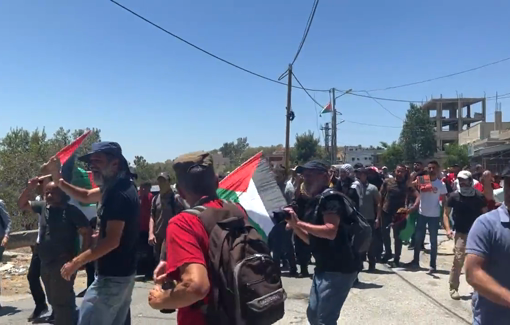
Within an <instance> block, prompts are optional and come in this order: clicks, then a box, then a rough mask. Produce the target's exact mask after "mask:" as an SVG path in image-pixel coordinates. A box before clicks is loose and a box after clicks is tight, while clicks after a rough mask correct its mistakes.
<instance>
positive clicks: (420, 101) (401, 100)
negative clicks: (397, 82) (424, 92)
mask: <svg viewBox="0 0 510 325" xmlns="http://www.w3.org/2000/svg"><path fill="white" fill-rule="evenodd" d="M348 95H352V96H357V97H365V98H370V99H377V100H384V101H389V102H399V103H423V100H409V99H398V98H384V97H375V96H370V95H362V94H357V93H353V92H350V93H348Z"/></svg>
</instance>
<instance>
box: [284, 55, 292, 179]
mask: <svg viewBox="0 0 510 325" xmlns="http://www.w3.org/2000/svg"><path fill="white" fill-rule="evenodd" d="M287 74H288V82H287V114H286V116H285V119H286V129H285V172H286V173H287V175H289V174H290V167H289V160H290V121H291V114H292V106H291V105H292V64H289V70H287Z"/></svg>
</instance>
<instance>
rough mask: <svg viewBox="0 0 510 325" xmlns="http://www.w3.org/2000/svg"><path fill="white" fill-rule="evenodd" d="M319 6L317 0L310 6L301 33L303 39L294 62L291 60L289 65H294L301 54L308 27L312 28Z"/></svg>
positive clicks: (308, 30)
mask: <svg viewBox="0 0 510 325" xmlns="http://www.w3.org/2000/svg"><path fill="white" fill-rule="evenodd" d="M318 5H319V0H315V1H314V3H313V6H312V11H311V12H310V16H308V21H307V22H306V26H305V31H304V33H303V38H302V39H301V42H300V43H299V46H298V50H297V52H296V55H295V56H294V60H292V63H291V65H294V63H296V60H297V58H298V56H299V54H300V53H301V50H302V49H303V45H305V41H306V37H307V36H308V33H309V32H310V27H312V22H313V18H314V17H315V11H316V10H317V6H318Z"/></svg>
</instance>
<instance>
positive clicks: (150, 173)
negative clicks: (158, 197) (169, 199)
mask: <svg viewBox="0 0 510 325" xmlns="http://www.w3.org/2000/svg"><path fill="white" fill-rule="evenodd" d="M133 165H134V167H135V171H136V174H137V175H138V179H137V183H138V184H142V183H144V182H151V183H153V182H154V181H155V180H156V177H157V173H156V168H155V166H154V165H152V164H149V163H148V162H147V160H145V158H144V157H143V156H135V159H134V161H133Z"/></svg>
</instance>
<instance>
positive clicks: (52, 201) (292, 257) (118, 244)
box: [0, 142, 510, 325]
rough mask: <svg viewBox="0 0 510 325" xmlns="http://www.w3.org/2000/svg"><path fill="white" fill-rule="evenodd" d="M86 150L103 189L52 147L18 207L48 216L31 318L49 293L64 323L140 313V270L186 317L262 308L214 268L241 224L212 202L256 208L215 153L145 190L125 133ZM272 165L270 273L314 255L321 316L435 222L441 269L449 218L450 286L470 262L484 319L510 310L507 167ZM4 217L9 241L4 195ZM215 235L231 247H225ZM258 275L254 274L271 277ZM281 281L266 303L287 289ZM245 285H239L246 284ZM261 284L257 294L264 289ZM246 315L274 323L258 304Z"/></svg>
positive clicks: (317, 320) (165, 307) (333, 314)
mask: <svg viewBox="0 0 510 325" xmlns="http://www.w3.org/2000/svg"><path fill="white" fill-rule="evenodd" d="M79 159H80V160H81V161H83V162H84V163H85V164H87V166H88V167H89V169H90V170H91V172H92V173H93V176H94V182H95V184H97V185H98V187H97V188H93V189H84V188H80V187H77V186H76V185H73V184H72V183H70V182H69V181H66V180H64V178H63V177H62V173H61V166H60V162H59V160H58V159H57V158H56V157H53V158H51V159H50V161H48V163H46V164H44V165H43V166H42V167H41V172H40V174H39V175H38V176H35V175H34V176H35V177H34V178H32V179H30V180H29V181H28V184H27V187H26V189H25V190H24V191H23V192H22V193H21V195H20V197H19V200H18V206H19V208H20V209H21V210H23V211H25V212H27V213H32V214H34V215H36V216H38V220H39V236H38V239H37V244H36V245H35V246H34V247H33V256H32V260H31V265H30V270H29V274H28V280H29V284H30V290H31V293H32V295H33V298H34V302H35V309H34V311H33V313H32V314H31V315H30V317H29V321H35V320H37V319H39V318H40V317H41V316H42V315H43V314H45V313H46V312H47V311H48V309H49V308H48V304H49V305H51V310H52V314H51V316H50V317H49V319H47V321H49V322H52V323H54V324H57V325H69V324H79V325H86V324H94V325H102V324H105V325H110V324H111V325H117V324H130V322H131V315H130V305H131V297H132V293H133V289H134V285H135V275H136V274H137V273H139V274H143V275H144V277H145V280H147V281H154V283H155V285H154V288H153V289H152V290H150V292H149V295H148V303H149V305H150V307H152V308H154V309H157V310H160V311H162V312H164V313H171V312H173V311H175V310H178V314H177V322H178V324H180V325H183V324H190V325H206V324H215V323H221V324H240V320H241V319H245V318H246V317H248V316H247V315H251V314H249V312H250V311H249V310H248V309H249V308H248V307H246V306H245V305H242V306H240V305H239V304H240V303H241V302H240V300H239V299H240V298H238V300H235V301H234V302H235V303H234V304H232V303H227V302H228V301H229V299H231V297H230V294H231V293H229V291H232V290H230V288H226V289H228V290H226V289H225V288H223V287H222V286H225V283H227V282H225V281H227V280H228V279H219V278H218V275H219V274H220V275H221V274H223V273H221V272H219V271H218V269H217V268H218V267H219V264H221V263H222V258H225V256H218V255H222V254H221V252H222V247H223V248H224V247H225V246H222V245H224V243H225V241H226V238H227V237H228V236H234V235H233V233H224V234H223V235H221V233H219V232H218V231H220V230H221V229H223V231H224V232H226V231H232V229H230V228H229V227H227V228H228V229H227V228H221V229H220V228H217V229H216V228H214V227H215V226H217V224H216V221H218V220H219V219H218V220H212V219H211V220H207V218H215V217H213V216H214V213H210V212H208V214H206V213H205V212H204V211H223V212H222V213H223V214H224V216H223V217H225V218H227V217H228V218H227V219H225V220H228V221H229V222H235V220H237V219H236V218H237V217H239V218H241V219H243V218H244V219H247V215H246V211H244V209H243V207H242V206H240V205H239V204H231V203H230V202H227V201H225V200H221V199H220V198H218V196H217V189H218V182H219V178H218V176H217V175H216V173H215V171H214V167H213V162H212V158H211V156H210V155H209V154H208V153H204V152H199V153H191V154H187V155H183V156H180V157H179V158H177V159H176V160H175V161H174V164H173V169H174V171H175V175H176V178H177V184H176V187H175V188H174V187H173V186H172V185H171V182H170V181H171V180H170V176H169V174H168V173H166V172H163V173H161V174H159V175H158V177H157V183H158V185H159V192H158V193H157V194H155V195H153V193H152V192H151V186H152V185H151V184H150V183H143V184H141V185H140V186H139V189H137V187H136V185H135V182H136V178H137V176H136V173H135V172H133V170H132V169H130V168H129V166H128V163H127V161H126V159H125V158H124V156H123V155H122V150H121V147H120V146H119V145H118V144H117V143H115V142H99V143H95V144H93V145H92V150H91V152H90V153H88V154H86V155H85V156H83V157H80V158H79ZM273 174H274V176H275V181H276V184H277V185H278V187H279V188H280V190H281V192H282V195H283V196H284V198H285V200H286V201H287V205H286V206H284V207H282V211H283V215H284V216H285V218H284V219H283V220H276V218H275V220H274V223H275V226H274V227H273V229H272V231H271V233H270V234H269V236H268V246H269V248H268V252H269V249H270V252H271V255H272V261H274V264H275V265H276V266H277V269H278V270H277V273H270V274H271V277H272V280H271V281H273V282H272V283H269V282H268V285H269V286H271V285H274V284H275V283H276V282H278V283H279V284H278V285H280V286H281V280H280V278H279V277H280V274H281V273H280V272H281V270H284V269H286V268H288V270H289V275H290V276H296V277H309V276H310V272H309V265H310V264H311V263H312V257H313V263H314V264H315V269H314V272H313V280H312V287H311V290H310V297H309V305H308V309H307V312H306V314H307V318H308V322H309V323H310V324H311V325H319V324H326V325H330V324H336V322H337V320H338V319H339V317H340V312H341V309H342V306H343V304H344V302H345V300H346V299H347V297H348V294H349V291H350V290H351V288H352V287H354V286H356V285H357V283H358V282H359V280H358V275H359V272H360V271H362V270H363V268H364V262H368V269H367V271H368V272H374V271H376V265H377V263H384V264H388V265H389V266H390V267H405V268H420V255H421V251H422V249H423V247H424V243H425V235H426V231H427V229H428V233H429V241H430V264H429V270H428V271H429V272H430V273H435V272H437V250H438V233H439V229H440V228H441V227H442V228H444V230H445V232H446V235H447V236H448V238H451V239H454V241H455V245H454V246H455V252H454V260H453V265H452V268H451V271H450V278H449V293H450V296H451V298H452V299H460V295H459V291H458V290H459V283H460V281H459V280H460V276H461V271H462V268H463V266H464V264H465V269H466V278H467V281H468V283H469V284H470V285H471V286H473V288H474V289H475V294H474V296H473V317H474V324H500V323H498V322H497V321H498V320H501V319H508V318H509V316H510V280H508V277H507V276H506V269H507V268H508V266H510V265H508V264H510V259H509V258H508V257H509V253H510V229H509V228H508V225H509V224H510V216H509V212H508V209H507V208H506V206H507V205H508V204H510V190H508V191H507V192H504V195H503V199H498V198H497V197H495V195H494V193H495V192H494V190H497V189H498V188H500V187H501V186H502V185H503V191H504V190H505V189H508V188H510V187H509V186H510V185H509V184H510V169H508V170H505V171H504V172H503V173H502V174H501V175H492V174H491V172H490V171H484V170H483V169H482V168H481V166H476V167H475V168H474V169H473V170H469V168H463V169H461V168H460V167H459V166H451V167H449V168H448V169H445V170H441V168H440V165H439V163H438V162H437V161H430V162H428V164H427V165H426V166H424V164H422V162H415V163H414V164H413V166H406V165H404V164H401V165H398V166H397V167H396V168H395V170H394V171H392V172H390V171H389V170H388V168H386V167H383V168H381V169H380V170H379V169H378V168H376V167H374V166H363V165H360V164H357V165H354V166H351V165H349V164H344V165H341V166H339V167H338V168H337V167H331V166H329V165H328V164H326V163H324V162H321V161H310V162H307V163H305V164H304V165H302V166H297V167H296V168H294V169H292V173H291V175H290V177H287V173H286V171H285V170H284V168H282V167H277V168H275V169H273ZM87 204H95V205H96V207H95V209H94V210H95V213H94V214H93V215H90V213H89V212H87V211H85V210H84V209H83V206H84V205H87ZM206 215H207V216H206ZM197 216H198V217H197ZM0 217H1V218H0V240H1V243H2V244H1V246H2V247H5V245H6V244H7V240H8V238H9V230H10V218H9V216H8V214H7V213H6V209H5V206H4V205H3V203H2V202H0ZM234 217H235V218H234ZM244 219H243V220H244ZM225 220H223V221H222V222H226V221H225ZM359 220H362V221H363V222H366V224H368V225H369V227H370V229H371V233H372V235H371V239H370V245H369V247H367V249H365V250H363V251H361V252H360V251H358V250H357V249H355V248H356V247H355V244H353V242H354V240H353V238H354V237H355V236H357V235H356V234H355V233H353V229H355V227H354V226H355V225H356V223H357V222H359ZM218 222H219V221H218ZM218 225H219V223H218ZM218 227H219V226H218ZM236 227H240V228H238V229H237V231H238V233H237V234H236V235H237V236H239V235H240V234H239V231H240V230H239V229H249V225H248V224H247V223H246V225H245V224H244V223H242V224H241V226H239V224H237V226H236ZM243 227H245V228H243ZM213 229H216V230H214V231H216V232H214V231H213ZM229 229H230V230H229ZM234 230H235V229H234ZM243 231H244V230H243ZM241 232H242V231H241ZM248 234H249V231H248V232H246V235H247V236H248ZM222 236H223V237H222ZM392 237H393V240H392ZM232 238H233V237H232ZM220 239H221V240H220ZM234 239H235V238H234ZM234 239H232V243H233V242H234ZM404 243H409V249H411V250H414V257H413V259H412V260H411V261H409V262H408V263H402V261H401V255H402V248H403V245H404ZM392 244H393V245H392ZM218 245H219V252H220V253H218V252H217V251H215V249H216V250H217V249H218ZM264 247H265V244H263V245H262V246H260V245H259V246H258V247H257V248H256V249H255V251H257V250H259V251H262V252H263V251H265V248H264ZM231 248H232V251H233V250H234V248H233V247H231ZM223 250H224V249H223ZM232 251H231V252H230V254H232ZM243 254H246V252H244V253H243ZM259 255H260V254H254V256H259ZM0 256H1V254H0ZM243 256H244V255H243ZM264 256H265V255H264ZM266 260H267V259H266ZM244 261H246V260H243V263H244ZM263 261H264V259H262V263H265V262H263ZM230 264H232V263H230ZM222 265H223V266H222V267H223V268H228V267H229V265H228V263H227V264H222ZM264 265H266V266H267V270H265V271H264V272H273V270H272V268H271V264H264ZM234 266H236V265H234ZM298 266H299V273H298ZM81 269H85V270H86V271H87V275H88V283H87V285H88V287H87V289H86V291H85V292H83V301H82V303H81V306H80V307H79V308H78V307H77V306H76V295H75V292H74V280H75V277H76V273H77V272H78V270H81ZM236 270H237V271H236V272H239V268H237V269H236ZM268 270H269V271H268ZM223 271H225V272H226V270H222V272H223ZM39 279H42V282H43V284H44V289H45V290H43V289H42V287H41V283H40V280H39ZM257 281H258V282H257ZM257 281H255V282H252V283H255V284H256V283H260V281H269V280H268V279H267V278H266V279H263V280H257ZM274 281H276V282H274ZM249 285H251V284H249ZM278 285H277V286H276V287H275V288H276V289H275V291H274V293H270V295H271V297H272V298H271V299H266V303H267V302H268V303H270V304H271V303H275V302H276V300H278V299H276V298H281V299H282V300H281V301H283V300H284V294H283V289H281V288H280V289H278ZM266 288H267V286H266ZM239 290H240V289H239V288H237V287H236V290H235V291H236V292H235V294H237V295H238V296H236V297H239V295H240V292H239ZM252 290H255V291H252V293H251V294H253V292H256V290H257V289H252ZM257 293H258V292H257ZM232 294H234V293H232ZM277 295H278V296H277ZM229 297H230V298H229ZM266 297H267V296H266ZM273 297H274V299H273ZM253 298H254V297H252V299H253ZM46 299H47V300H48V302H46ZM226 301H227V302H226ZM255 301H256V302H257V303H262V300H258V298H257V299H255V300H252V301H251V302H250V303H251V304H253V302H255ZM230 302H232V301H230ZM242 303H243V304H244V300H243V302H242ZM236 307H237V309H238V310H236ZM270 307H271V308H274V311H275V312H274V313H273V315H272V316H271V317H272V318H271V317H269V318H267V319H278V317H282V316H281V315H280V314H278V312H277V309H278V308H276V307H274V306H272V305H270V306H269V307H268V306H266V307H265V308H258V310H259V311H260V310H263V309H265V310H267V309H268V308H270ZM260 315H261V314H259V316H260ZM275 315H276V316H275ZM264 316H267V315H264ZM220 320H221V321H220ZM249 323H250V324H251V323H253V324H263V323H261V322H260V320H259V323H257V318H256V317H252V319H251V321H250V322H249Z"/></svg>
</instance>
